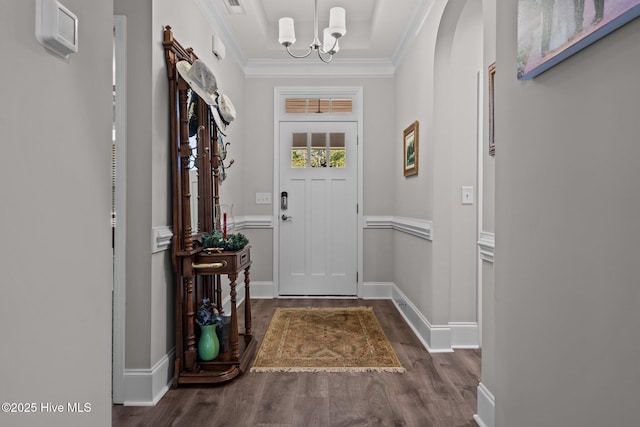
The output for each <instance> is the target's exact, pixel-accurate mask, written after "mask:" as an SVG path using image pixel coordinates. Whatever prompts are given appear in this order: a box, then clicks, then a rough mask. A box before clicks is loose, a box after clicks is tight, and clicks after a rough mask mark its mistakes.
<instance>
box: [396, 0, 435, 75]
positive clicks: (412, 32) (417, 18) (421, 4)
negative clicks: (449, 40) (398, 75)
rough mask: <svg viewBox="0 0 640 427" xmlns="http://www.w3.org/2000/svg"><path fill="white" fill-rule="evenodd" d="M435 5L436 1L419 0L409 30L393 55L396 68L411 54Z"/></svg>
mask: <svg viewBox="0 0 640 427" xmlns="http://www.w3.org/2000/svg"><path fill="white" fill-rule="evenodd" d="M434 3H435V0H419V1H418V2H416V5H415V7H414V9H413V14H412V16H413V17H412V18H411V22H410V23H409V25H407V29H406V31H405V32H404V34H403V35H402V38H401V39H400V42H399V43H398V46H396V51H395V52H394V54H393V60H392V62H393V65H394V67H397V66H398V65H400V64H401V63H402V61H403V59H404V57H405V56H406V54H407V52H409V49H410V48H411V47H412V45H413V42H414V41H415V39H416V37H418V34H420V31H421V30H422V26H423V25H424V23H425V21H426V20H427V16H429V12H430V11H431V7H432V6H433V4H434Z"/></svg>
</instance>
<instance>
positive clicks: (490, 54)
mask: <svg viewBox="0 0 640 427" xmlns="http://www.w3.org/2000/svg"><path fill="white" fill-rule="evenodd" d="M482 10H483V13H482V15H483V20H484V23H483V34H484V41H483V52H484V59H483V67H482V75H483V88H482V92H483V94H484V96H483V101H484V103H483V104H484V105H483V112H484V126H483V138H484V141H483V149H482V152H481V153H480V155H481V156H482V215H481V221H480V222H479V224H478V227H479V228H480V231H482V232H488V233H494V234H495V169H496V168H495V165H496V162H495V157H490V156H489V125H488V123H489V115H488V104H489V91H488V89H489V87H488V86H489V84H488V78H489V77H488V74H489V71H488V70H489V66H491V64H493V63H494V62H496V0H483V2H482ZM498 121H502V119H501V118H500V119H498ZM479 273H480V277H481V280H482V295H481V296H480V298H482V313H481V315H482V330H481V333H482V369H481V372H482V378H481V381H482V383H483V384H484V385H485V386H486V387H487V388H488V389H489V390H490V391H491V392H492V393H495V279H494V263H492V262H487V261H481V262H480V266H479Z"/></svg>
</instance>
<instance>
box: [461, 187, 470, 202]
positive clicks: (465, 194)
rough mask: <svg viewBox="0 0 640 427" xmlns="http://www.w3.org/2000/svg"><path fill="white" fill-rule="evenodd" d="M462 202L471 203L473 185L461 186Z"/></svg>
mask: <svg viewBox="0 0 640 427" xmlns="http://www.w3.org/2000/svg"><path fill="white" fill-rule="evenodd" d="M462 204H463V205H472V204H473V187H462Z"/></svg>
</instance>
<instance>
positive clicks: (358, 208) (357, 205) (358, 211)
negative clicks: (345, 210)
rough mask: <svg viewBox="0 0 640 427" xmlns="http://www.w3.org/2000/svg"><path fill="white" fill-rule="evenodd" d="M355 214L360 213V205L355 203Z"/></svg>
mask: <svg viewBox="0 0 640 427" xmlns="http://www.w3.org/2000/svg"><path fill="white" fill-rule="evenodd" d="M356 213H360V204H359V203H356Z"/></svg>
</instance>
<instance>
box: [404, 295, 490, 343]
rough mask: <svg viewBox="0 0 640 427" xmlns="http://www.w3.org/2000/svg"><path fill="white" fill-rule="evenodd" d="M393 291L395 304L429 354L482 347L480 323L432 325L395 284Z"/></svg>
mask: <svg viewBox="0 0 640 427" xmlns="http://www.w3.org/2000/svg"><path fill="white" fill-rule="evenodd" d="M391 289H392V292H391V293H392V298H391V299H392V301H393V303H394V304H395V306H396V307H397V308H398V311H400V314H402V317H404V319H405V320H406V321H407V323H408V324H409V326H410V327H411V329H413V332H415V334H416V335H417V336H418V338H419V339H420V341H421V342H422V344H423V345H424V347H425V348H426V349H427V351H428V352H429V353H451V352H452V351H453V349H455V348H458V349H463V348H479V347H480V345H479V343H480V335H479V328H478V323H476V322H449V324H447V325H432V324H431V323H430V322H429V320H427V318H426V317H424V315H423V314H422V313H420V311H419V310H418V308H417V307H416V306H415V305H414V304H413V303H412V302H411V300H409V298H407V296H406V295H405V294H404V293H402V291H401V290H400V289H399V288H398V287H397V286H396V285H395V284H391Z"/></svg>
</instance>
